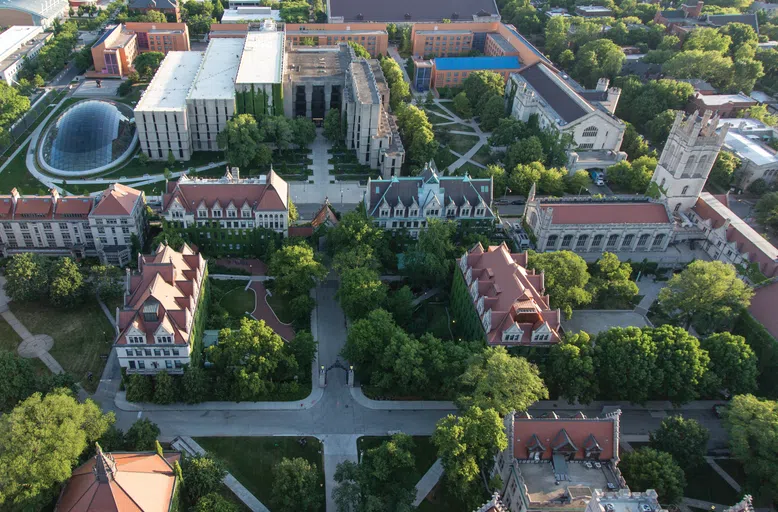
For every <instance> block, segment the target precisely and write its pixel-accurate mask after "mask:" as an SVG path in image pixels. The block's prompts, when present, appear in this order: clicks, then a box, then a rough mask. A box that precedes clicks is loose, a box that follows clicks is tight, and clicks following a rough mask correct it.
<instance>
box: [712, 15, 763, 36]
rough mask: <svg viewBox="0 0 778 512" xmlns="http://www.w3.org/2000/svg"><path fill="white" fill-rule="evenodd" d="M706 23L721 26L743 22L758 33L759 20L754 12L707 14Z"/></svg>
mask: <svg viewBox="0 0 778 512" xmlns="http://www.w3.org/2000/svg"><path fill="white" fill-rule="evenodd" d="M707 19H708V23H710V24H711V25H713V26H715V27H723V26H724V25H729V24H730V23H745V24H746V25H748V26H750V27H751V28H753V29H754V30H755V31H756V33H757V34H759V20H758V19H757V17H756V13H749V14H709V15H708V18H707Z"/></svg>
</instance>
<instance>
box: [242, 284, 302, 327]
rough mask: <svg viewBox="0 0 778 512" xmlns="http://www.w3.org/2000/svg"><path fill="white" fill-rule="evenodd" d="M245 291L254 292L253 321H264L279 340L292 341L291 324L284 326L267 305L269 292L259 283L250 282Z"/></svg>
mask: <svg viewBox="0 0 778 512" xmlns="http://www.w3.org/2000/svg"><path fill="white" fill-rule="evenodd" d="M246 289H251V290H253V291H254V298H255V300H254V311H252V312H251V316H252V317H253V318H254V319H255V320H264V321H265V323H266V324H267V325H269V326H270V328H271V329H273V330H274V331H275V332H276V333H277V334H278V335H279V336H281V338H283V339H284V340H286V341H292V340H293V339H294V328H292V326H291V324H285V323H283V322H282V321H281V320H279V319H278V317H277V316H276V313H275V311H273V308H271V307H270V304H268V303H267V296H268V295H269V292H268V291H267V289H266V288H265V285H264V284H263V283H262V282H260V281H251V282H250V283H249V284H248V285H247V286H246Z"/></svg>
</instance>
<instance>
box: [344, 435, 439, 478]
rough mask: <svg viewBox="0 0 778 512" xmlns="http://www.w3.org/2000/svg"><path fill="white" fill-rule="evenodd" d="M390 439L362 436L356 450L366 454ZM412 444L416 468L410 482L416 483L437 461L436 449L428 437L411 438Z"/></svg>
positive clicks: (386, 437)
mask: <svg viewBox="0 0 778 512" xmlns="http://www.w3.org/2000/svg"><path fill="white" fill-rule="evenodd" d="M390 439H391V437H388V436H363V437H360V438H359V439H358V440H357V449H358V450H359V451H360V452H363V451H364V452H367V450H370V449H371V448H376V447H378V446H380V445H381V443H383V442H384V441H389V440H390ZM413 444H414V445H415V447H414V449H413V456H414V458H415V459H416V468H415V469H414V471H413V478H411V481H413V482H418V481H419V480H421V477H423V476H424V474H425V473H426V472H427V471H428V470H429V468H431V467H432V465H433V464H434V463H435V461H436V460H438V449H437V448H436V447H435V445H434V444H432V437H430V436H413Z"/></svg>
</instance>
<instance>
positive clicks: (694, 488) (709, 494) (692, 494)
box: [683, 462, 740, 506]
mask: <svg viewBox="0 0 778 512" xmlns="http://www.w3.org/2000/svg"><path fill="white" fill-rule="evenodd" d="M683 495H684V496H686V497H687V498H693V499H698V500H703V501H710V502H712V503H720V504H722V505H727V506H729V505H732V504H735V503H737V502H738V500H739V499H740V494H739V493H738V492H737V491H735V489H733V488H732V487H730V486H729V484H728V483H727V482H726V481H725V480H724V479H723V478H721V476H719V474H718V473H716V471H715V470H714V469H713V468H712V467H710V464H708V463H707V462H706V463H705V464H702V465H701V466H699V467H698V468H696V469H694V470H693V471H686V489H685V490H684V493H683Z"/></svg>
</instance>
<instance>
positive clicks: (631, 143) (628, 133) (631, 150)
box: [621, 123, 648, 160]
mask: <svg viewBox="0 0 778 512" xmlns="http://www.w3.org/2000/svg"><path fill="white" fill-rule="evenodd" d="M625 124H626V125H627V127H626V129H625V130H624V139H623V140H622V141H621V150H622V151H624V152H625V153H626V154H627V158H629V159H630V160H634V159H636V158H640V157H641V156H645V155H647V154H648V142H646V139H644V138H643V136H642V135H640V134H639V133H638V131H637V130H636V129H635V125H633V124H632V123H625Z"/></svg>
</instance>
